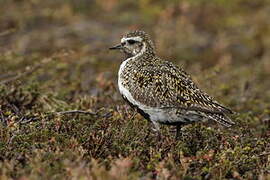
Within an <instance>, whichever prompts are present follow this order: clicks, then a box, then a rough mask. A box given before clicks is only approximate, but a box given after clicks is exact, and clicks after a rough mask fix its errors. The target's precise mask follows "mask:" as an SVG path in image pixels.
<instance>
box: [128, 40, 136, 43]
mask: <svg viewBox="0 0 270 180" xmlns="http://www.w3.org/2000/svg"><path fill="white" fill-rule="evenodd" d="M127 42H128V43H129V44H134V43H135V42H136V41H135V40H133V39H130V40H127Z"/></svg>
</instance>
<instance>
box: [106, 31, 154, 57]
mask: <svg viewBox="0 0 270 180" xmlns="http://www.w3.org/2000/svg"><path fill="white" fill-rule="evenodd" d="M110 49H111V50H121V51H122V52H124V53H125V54H126V55H127V56H128V57H134V56H140V55H142V54H144V53H149V54H155V49H154V44H153V42H152V41H151V39H150V37H149V36H148V34H146V33H145V32H144V31H138V30H137V31H132V32H129V33H128V34H126V35H124V36H123V37H122V39H121V43H120V44H118V45H116V46H114V47H111V48H110Z"/></svg>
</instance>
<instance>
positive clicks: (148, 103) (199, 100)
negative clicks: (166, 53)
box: [110, 31, 234, 137]
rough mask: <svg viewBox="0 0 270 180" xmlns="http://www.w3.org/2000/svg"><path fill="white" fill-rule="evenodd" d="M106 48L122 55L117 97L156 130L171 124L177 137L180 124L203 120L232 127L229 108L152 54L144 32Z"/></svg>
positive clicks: (124, 38) (174, 67)
mask: <svg viewBox="0 0 270 180" xmlns="http://www.w3.org/2000/svg"><path fill="white" fill-rule="evenodd" d="M110 49H112V50H120V51H122V52H124V54H125V55H126V59H125V60H124V61H123V62H122V64H121V66H120V69H119V72H118V86H119V90H120V93H121V95H122V96H123V98H124V99H125V100H126V101H127V102H128V103H129V104H130V105H131V106H132V107H135V108H136V109H137V111H138V112H139V113H140V114H141V115H142V116H143V117H144V118H146V119H147V120H149V121H151V122H152V123H153V124H154V127H155V129H156V130H157V131H158V130H159V124H166V125H174V126H176V127H177V128H176V129H177V131H176V137H178V136H179V135H180V130H181V127H182V126H183V125H185V124H189V123H193V122H196V121H200V120H203V119H208V120H214V121H216V122H218V123H220V124H222V125H224V126H227V127H230V126H232V125H233V124H234V122H233V121H232V120H230V119H229V118H228V117H227V115H226V114H232V113H233V112H232V111H231V110H230V109H229V108H227V107H224V106H223V105H221V104H219V103H218V102H217V101H215V100H214V99H213V98H212V97H210V96H209V95H208V94H206V93H205V92H203V91H202V90H200V89H199V88H198V87H197V85H195V84H194V82H193V81H192V79H191V77H190V75H188V74H187V73H186V72H185V71H184V70H183V69H182V68H180V67H178V66H175V65H174V64H173V63H171V62H168V61H164V60H162V59H161V58H159V57H158V56H157V55H156V52H155V47H154V44H153V42H152V41H151V39H150V38H149V36H148V35H147V34H146V33H145V32H143V31H132V32H130V33H128V34H127V35H125V36H123V37H122V39H121V44H119V45H117V46H114V47H111V48H110Z"/></svg>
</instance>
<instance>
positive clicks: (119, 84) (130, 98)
mask: <svg viewBox="0 0 270 180" xmlns="http://www.w3.org/2000/svg"><path fill="white" fill-rule="evenodd" d="M130 60H132V58H128V59H126V60H125V61H123V62H122V64H121V65H120V69H119V71H118V88H119V91H120V93H121V94H122V95H123V96H125V97H126V98H127V100H128V101H129V102H131V103H132V104H134V105H137V106H138V105H139V104H140V103H139V102H137V101H136V100H135V99H134V98H133V97H132V95H131V93H130V92H129V90H128V89H126V88H125V87H124V86H123V84H122V81H123V80H122V78H121V73H122V72H123V71H124V69H125V66H126V64H127V62H128V61H130Z"/></svg>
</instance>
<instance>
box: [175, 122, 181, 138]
mask: <svg viewBox="0 0 270 180" xmlns="http://www.w3.org/2000/svg"><path fill="white" fill-rule="evenodd" d="M181 128H182V125H177V126H176V136H175V140H179V139H180V138H181V136H182V132H181Z"/></svg>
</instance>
